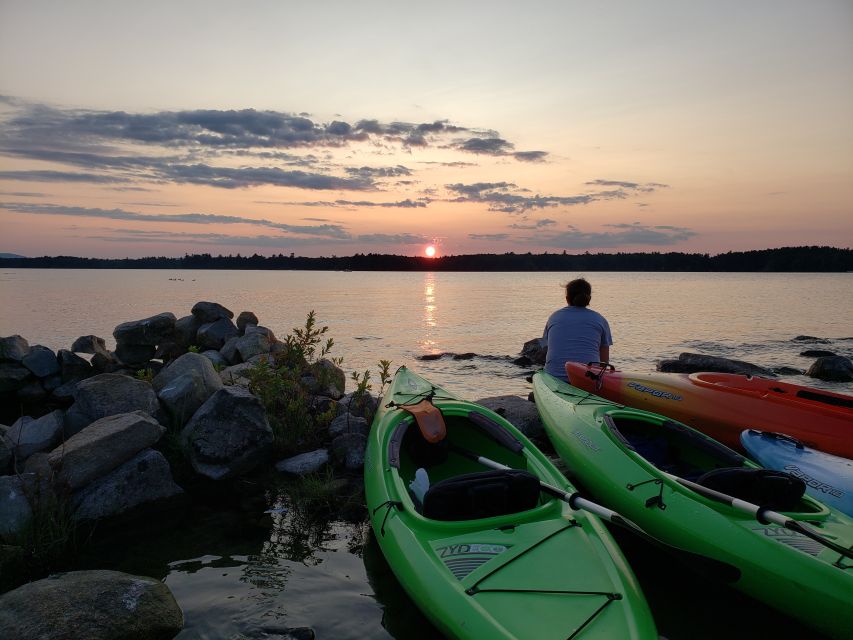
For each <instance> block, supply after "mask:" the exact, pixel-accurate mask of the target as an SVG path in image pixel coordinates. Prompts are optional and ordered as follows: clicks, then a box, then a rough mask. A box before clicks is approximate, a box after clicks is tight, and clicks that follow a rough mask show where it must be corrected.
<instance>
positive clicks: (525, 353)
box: [521, 338, 548, 365]
mask: <svg viewBox="0 0 853 640" xmlns="http://www.w3.org/2000/svg"><path fill="white" fill-rule="evenodd" d="M521 355H522V357H525V358H528V359H529V360H530V362H532V363H533V364H541V365H544V364H545V358H546V357H547V355H548V343H547V342H545V340H543V339H542V338H533V339H532V340H528V341H527V342H525V343H524V346H522V347H521Z"/></svg>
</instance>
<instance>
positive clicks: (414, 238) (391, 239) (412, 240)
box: [356, 233, 429, 244]
mask: <svg viewBox="0 0 853 640" xmlns="http://www.w3.org/2000/svg"><path fill="white" fill-rule="evenodd" d="M356 240H358V241H359V242H369V243H372V244H422V243H424V242H428V241H429V239H428V238H427V237H426V236H422V235H416V234H412V233H368V234H365V235H360V236H357V237H356Z"/></svg>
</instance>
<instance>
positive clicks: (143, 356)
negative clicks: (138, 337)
mask: <svg viewBox="0 0 853 640" xmlns="http://www.w3.org/2000/svg"><path fill="white" fill-rule="evenodd" d="M155 353H157V347H154V346H152V345H150V344H125V343H124V342H119V343H118V344H117V345H116V350H115V356H116V358H118V359H119V360H120V361H121V362H123V363H124V364H126V365H129V366H131V367H133V366H141V365H144V364H145V363H147V362H148V361H149V360H151V358H153V357H154V354H155Z"/></svg>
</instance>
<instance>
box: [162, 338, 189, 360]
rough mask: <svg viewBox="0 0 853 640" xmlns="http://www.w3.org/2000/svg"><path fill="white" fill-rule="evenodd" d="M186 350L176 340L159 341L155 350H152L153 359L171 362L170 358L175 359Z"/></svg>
mask: <svg viewBox="0 0 853 640" xmlns="http://www.w3.org/2000/svg"><path fill="white" fill-rule="evenodd" d="M186 352H187V350H186V349H185V348H184V347H182V346H181V345H179V344H178V343H177V342H161V343H160V344H159V345H157V351H155V352H154V359H155V360H162V361H163V362H171V361H172V360H177V359H178V358H180V357H181V356H182V355H184V354H185V353H186Z"/></svg>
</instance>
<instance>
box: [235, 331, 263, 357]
mask: <svg viewBox="0 0 853 640" xmlns="http://www.w3.org/2000/svg"><path fill="white" fill-rule="evenodd" d="M271 346H272V343H271V342H270V339H269V337H267V336H266V335H265V334H263V333H260V332H255V333H247V334H246V335H244V336H242V337H240V338H237V342H236V343H235V344H234V348H235V350H236V351H237V353H238V354H240V360H241V361H243V362H246V361H247V360H249V359H250V358H253V357H255V356H256V355H259V354H262V353H269V352H270V347H271Z"/></svg>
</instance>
